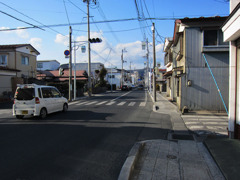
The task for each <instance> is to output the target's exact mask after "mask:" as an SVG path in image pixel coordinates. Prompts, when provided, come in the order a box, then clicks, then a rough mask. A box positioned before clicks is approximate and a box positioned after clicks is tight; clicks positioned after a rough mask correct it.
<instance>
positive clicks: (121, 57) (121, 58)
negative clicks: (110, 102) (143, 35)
mask: <svg viewBox="0 0 240 180" xmlns="http://www.w3.org/2000/svg"><path fill="white" fill-rule="evenodd" d="M121 60H122V71H121V89H122V86H123V49H122V55H121Z"/></svg>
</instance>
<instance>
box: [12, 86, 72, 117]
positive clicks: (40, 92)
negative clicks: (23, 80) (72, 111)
mask: <svg viewBox="0 0 240 180" xmlns="http://www.w3.org/2000/svg"><path fill="white" fill-rule="evenodd" d="M67 110H68V100H67V99H66V98H65V97H63V96H62V95H61V93H60V92H59V91H58V89H57V88H56V87H53V86H40V85H36V84H23V85H18V87H17V89H16V92H15V95H14V104H13V116H16V118H17V119H22V118H23V117H24V116H27V115H31V116H39V117H40V118H42V119H43V118H45V117H46V116H47V114H50V113H53V112H57V111H63V112H65V111H67Z"/></svg>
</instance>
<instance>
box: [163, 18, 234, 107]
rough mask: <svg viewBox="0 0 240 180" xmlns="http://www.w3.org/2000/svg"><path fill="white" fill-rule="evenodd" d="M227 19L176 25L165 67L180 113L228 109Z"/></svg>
mask: <svg viewBox="0 0 240 180" xmlns="http://www.w3.org/2000/svg"><path fill="white" fill-rule="evenodd" d="M226 18H227V17H219V16H217V17H209V18H205V17H200V18H184V19H179V20H176V21H175V26H174V35H173V39H172V40H166V41H168V42H166V44H165V52H166V55H165V57H166V59H165V65H166V66H167V68H169V69H167V73H165V75H167V78H168V80H169V79H170V80H169V82H168V88H169V87H170V88H171V98H172V100H174V101H176V102H177V105H178V108H179V109H180V110H184V109H188V110H209V111H225V110H226V109H227V107H228V67H229V57H228V55H229V46H228V43H225V42H223V33H222V30H221V26H222V24H223V23H224V21H225V20H226ZM215 82H216V83H217V85H216V84H215ZM168 92H170V91H169V90H168ZM219 92H221V95H220V94H219ZM221 97H222V98H221Z"/></svg>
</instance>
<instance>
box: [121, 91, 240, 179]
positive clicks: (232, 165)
mask: <svg viewBox="0 0 240 180" xmlns="http://www.w3.org/2000/svg"><path fill="white" fill-rule="evenodd" d="M153 110H154V111H156V112H158V113H161V114H169V115H170V117H171V122H172V126H173V132H172V133H169V136H168V139H167V140H149V141H142V142H139V143H136V144H135V145H134V147H133V148H132V150H131V151H130V153H129V156H128V158H127V160H126V161H125V164H124V165H123V167H122V170H121V172H120V175H119V180H122V179H132V180H142V179H144V180H148V179H149V180H150V179H177V180H178V179H190V180H191V179H204V180H208V179H216V180H219V179H231V180H232V179H233V180H234V179H239V177H240V172H239V169H240V141H239V140H230V139H228V138H227V136H226V129H225V128H226V127H227V123H226V121H227V117H226V116H224V115H221V116H219V115H216V114H211V113H204V114H191V115H188V114H185V115H181V113H180V112H179V111H178V109H177V107H176V105H174V104H172V103H171V102H169V101H168V100H167V99H166V98H165V97H164V96H162V95H161V94H157V102H156V103H155V104H154V107H153ZM184 122H185V123H184Z"/></svg>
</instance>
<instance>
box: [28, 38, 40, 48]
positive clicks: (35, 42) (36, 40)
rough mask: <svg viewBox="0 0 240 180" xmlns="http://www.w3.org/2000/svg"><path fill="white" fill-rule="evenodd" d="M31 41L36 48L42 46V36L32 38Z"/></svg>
mask: <svg viewBox="0 0 240 180" xmlns="http://www.w3.org/2000/svg"><path fill="white" fill-rule="evenodd" d="M29 43H30V44H31V45H32V46H33V47H34V48H36V49H41V48H42V39H41V38H31V39H30V40H29Z"/></svg>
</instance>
